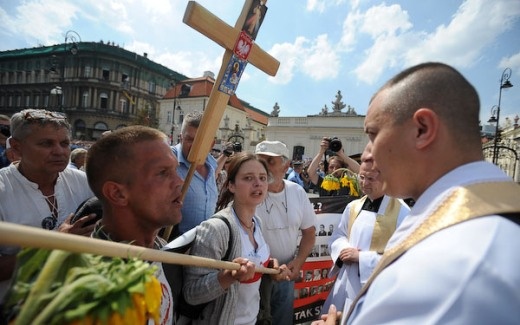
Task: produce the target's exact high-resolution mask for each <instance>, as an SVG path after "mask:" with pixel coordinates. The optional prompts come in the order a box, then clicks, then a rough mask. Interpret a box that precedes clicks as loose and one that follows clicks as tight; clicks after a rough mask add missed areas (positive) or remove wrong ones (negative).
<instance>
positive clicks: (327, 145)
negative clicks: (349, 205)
mask: <svg viewBox="0 0 520 325" xmlns="http://www.w3.org/2000/svg"><path fill="white" fill-rule="evenodd" d="M331 144H332V146H331ZM331 147H332V148H331ZM329 149H334V150H336V151H335V154H336V155H335V156H331V157H330V158H329V160H328V161H327V160H326V158H325V154H326V153H327V151H328V150H329ZM322 159H325V161H324V163H325V171H326V173H327V174H328V175H332V176H334V177H336V178H340V177H341V176H342V174H343V171H344V170H345V169H348V170H350V171H351V172H353V173H356V174H357V173H358V172H359V163H358V162H357V161H355V160H354V159H352V158H350V157H348V156H347V155H346V154H345V151H344V150H343V148H342V144H341V141H340V140H339V139H337V138H332V139H331V138H329V137H323V139H322V140H321V143H320V151H319V152H318V154H317V155H316V156H315V157H314V159H312V162H311V164H310V165H309V168H308V170H309V173H308V174H309V179H310V181H311V182H312V183H313V184H314V185H315V186H316V187H317V188H318V189H319V194H320V196H333V195H349V194H351V193H350V190H349V188H347V187H342V188H340V189H339V190H333V191H329V190H326V189H324V188H322V186H321V185H322V182H323V179H324V178H323V177H322V176H320V175H319V174H318V172H317V171H318V166H319V164H320V161H321V160H322ZM327 164H328V166H327Z"/></svg>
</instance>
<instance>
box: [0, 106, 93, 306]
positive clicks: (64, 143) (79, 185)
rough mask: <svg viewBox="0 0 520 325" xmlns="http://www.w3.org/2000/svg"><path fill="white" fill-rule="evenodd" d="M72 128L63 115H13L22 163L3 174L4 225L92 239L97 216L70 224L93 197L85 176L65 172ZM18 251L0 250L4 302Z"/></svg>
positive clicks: (0, 211) (0, 212)
mask: <svg viewBox="0 0 520 325" xmlns="http://www.w3.org/2000/svg"><path fill="white" fill-rule="evenodd" d="M70 130H71V127H70V124H69V122H68V121H67V119H66V117H65V115H63V114H61V113H57V112H51V111H47V110H43V109H25V110H23V111H21V112H18V113H15V114H14V115H13V116H12V117H11V133H12V134H11V139H10V145H11V146H12V147H13V149H14V150H16V152H17V153H19V155H20V156H21V160H20V161H19V162H15V163H13V164H11V165H9V166H8V167H7V168H2V169H1V170H0V221H2V222H11V223H17V224H23V225H27V226H33V227H39V228H44V229H49V230H57V231H61V232H67V233H72V234H77V235H84V236H89V235H90V233H91V232H92V230H93V228H94V225H88V224H89V222H90V221H91V220H93V219H94V218H95V215H93V214H91V215H88V216H85V217H82V218H80V219H79V220H78V221H77V222H75V223H74V224H71V222H70V221H71V219H72V217H73V215H74V214H73V213H74V211H76V209H77V208H78V206H79V205H80V204H81V203H82V202H83V201H85V200H86V199H88V198H90V197H92V196H93V195H94V194H93V193H92V191H91V190H90V188H89V186H88V183H87V178H86V175H85V173H84V172H82V171H79V170H74V169H71V168H66V167H67V165H68V163H69V156H70ZM18 250H19V247H7V246H0V302H1V301H2V300H3V297H4V294H5V291H6V290H7V287H8V285H9V279H10V278H11V275H12V272H13V270H14V266H15V261H16V253H17V252H18Z"/></svg>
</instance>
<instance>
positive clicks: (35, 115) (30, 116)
mask: <svg viewBox="0 0 520 325" xmlns="http://www.w3.org/2000/svg"><path fill="white" fill-rule="evenodd" d="M23 118H24V119H25V120H27V121H33V120H46V119H57V120H65V119H67V117H66V116H65V114H62V113H58V112H51V111H46V110H43V109H38V110H31V111H28V112H25V113H24V115H23Z"/></svg>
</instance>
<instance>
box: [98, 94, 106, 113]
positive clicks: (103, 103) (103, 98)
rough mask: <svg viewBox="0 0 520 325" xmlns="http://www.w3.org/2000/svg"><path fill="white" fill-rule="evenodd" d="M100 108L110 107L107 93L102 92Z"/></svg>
mask: <svg viewBox="0 0 520 325" xmlns="http://www.w3.org/2000/svg"><path fill="white" fill-rule="evenodd" d="M99 108H101V109H107V108H108V95H107V94H106V93H101V94H100V95H99Z"/></svg>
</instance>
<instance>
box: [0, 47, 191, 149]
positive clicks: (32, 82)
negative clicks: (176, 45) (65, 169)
mask: <svg viewBox="0 0 520 325" xmlns="http://www.w3.org/2000/svg"><path fill="white" fill-rule="evenodd" d="M185 79H187V77H186V76H184V75H181V74H179V73H177V72H175V71H173V70H171V69H169V68H166V67H164V66H162V65H160V64H158V63H155V62H153V61H151V60H149V59H148V57H147V55H146V53H144V54H143V55H138V54H136V53H133V52H130V51H127V50H125V49H123V48H120V47H119V46H116V45H114V44H113V43H112V44H111V43H103V42H98V43H95V42H78V43H64V44H59V45H54V46H44V47H36V48H30V49H20V50H12V51H3V52H0V112H2V114H6V115H12V114H14V113H16V112H18V111H20V110H22V109H25V108H45V109H48V110H54V111H61V112H64V113H66V114H67V117H68V119H69V121H70V123H71V124H72V137H73V139H76V140H86V141H93V140H96V139H98V138H99V137H100V136H101V134H102V133H103V132H104V131H106V130H114V129H117V128H120V127H124V126H127V125H132V124H145V125H150V126H154V127H156V126H157V124H158V110H159V106H160V105H159V102H160V100H161V99H162V97H163V96H164V95H165V94H166V92H167V90H168V89H170V88H171V86H172V85H173V84H175V83H176V82H178V81H180V80H185Z"/></svg>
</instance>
